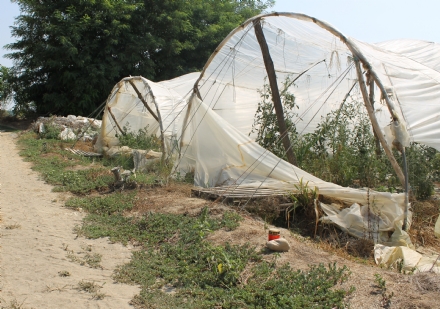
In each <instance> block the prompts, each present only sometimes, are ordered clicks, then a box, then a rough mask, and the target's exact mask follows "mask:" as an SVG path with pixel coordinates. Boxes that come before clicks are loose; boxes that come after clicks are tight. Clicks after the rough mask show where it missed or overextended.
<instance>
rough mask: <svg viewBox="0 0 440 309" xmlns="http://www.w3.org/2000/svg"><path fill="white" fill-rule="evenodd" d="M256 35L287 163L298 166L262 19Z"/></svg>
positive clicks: (255, 26)
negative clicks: (262, 26)
mask: <svg viewBox="0 0 440 309" xmlns="http://www.w3.org/2000/svg"><path fill="white" fill-rule="evenodd" d="M253 24H254V30H255V35H256V37H257V40H258V44H260V48H261V53H262V54H263V59H264V66H265V67H266V72H267V76H268V78H269V85H270V89H271V91H272V101H273V105H274V107H275V113H276V116H277V120H278V127H279V132H280V138H281V139H282V141H283V146H284V149H285V150H286V155H287V161H289V162H290V163H291V164H293V165H297V162H296V157H295V154H294V153H293V150H292V146H291V144H290V139H289V134H288V131H287V126H286V121H285V119H284V112H283V105H282V103H281V98H280V91H279V89H278V84H277V76H276V74H275V68H274V65H273V61H272V58H271V56H270V52H269V47H268V46H267V42H266V38H265V37H264V33H263V29H262V28H261V23H260V19H256V20H254V21H253Z"/></svg>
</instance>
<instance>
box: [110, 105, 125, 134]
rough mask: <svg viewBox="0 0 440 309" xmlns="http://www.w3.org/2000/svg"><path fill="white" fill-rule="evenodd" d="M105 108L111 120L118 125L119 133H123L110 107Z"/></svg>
mask: <svg viewBox="0 0 440 309" xmlns="http://www.w3.org/2000/svg"><path fill="white" fill-rule="evenodd" d="M107 110H108V112H109V114H110V116H111V117H112V119H113V121H114V122H115V124H116V126H117V127H118V129H119V131H120V132H121V134H122V135H125V132H124V131H123V130H122V128H121V127H120V126H119V123H118V122H117V121H116V117H115V115H114V114H113V112H112V109H111V107H110V106H107Z"/></svg>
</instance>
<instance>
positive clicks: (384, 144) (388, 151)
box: [355, 59, 405, 187]
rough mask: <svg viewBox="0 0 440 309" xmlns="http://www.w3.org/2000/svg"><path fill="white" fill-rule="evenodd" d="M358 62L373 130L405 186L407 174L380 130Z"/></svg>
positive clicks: (358, 74) (360, 79) (357, 63)
mask: <svg viewBox="0 0 440 309" xmlns="http://www.w3.org/2000/svg"><path fill="white" fill-rule="evenodd" d="M355 63H356V72H357V76H358V81H359V87H360V88H361V92H362V97H363V98H364V103H365V107H366V108H367V111H368V116H369V117H370V120H371V123H372V125H373V130H374V131H375V132H376V135H377V137H378V138H379V141H380V143H381V144H382V147H383V149H384V150H385V154H386V155H387V157H388V159H389V160H390V162H391V165H392V166H393V168H394V171H395V172H396V174H397V177H398V178H399V180H400V183H401V184H402V186H403V187H405V176H404V175H403V172H402V169H401V168H400V166H399V164H398V163H397V161H396V158H394V155H393V152H392V151H391V148H390V147H389V145H388V144H387V142H386V141H385V138H384V136H383V134H382V132H381V130H380V127H379V123H378V122H377V119H376V116H375V115H374V109H373V107H372V106H371V103H370V98H369V97H368V91H367V86H366V85H365V80H364V76H363V74H362V69H361V66H360V64H359V60H358V59H355Z"/></svg>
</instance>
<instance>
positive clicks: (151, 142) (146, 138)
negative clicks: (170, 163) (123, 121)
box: [117, 124, 161, 151]
mask: <svg viewBox="0 0 440 309" xmlns="http://www.w3.org/2000/svg"><path fill="white" fill-rule="evenodd" d="M122 130H123V133H122V134H119V135H117V137H118V139H119V144H120V145H121V146H128V147H130V148H132V149H144V150H155V151H160V150H161V141H160V139H159V138H158V137H157V136H156V135H152V134H151V133H150V132H149V131H148V127H145V128H144V129H139V130H138V131H137V132H132V131H131V129H130V125H129V124H127V125H126V126H124V127H123V128H122Z"/></svg>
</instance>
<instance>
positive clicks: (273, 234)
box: [269, 229, 280, 241]
mask: <svg viewBox="0 0 440 309" xmlns="http://www.w3.org/2000/svg"><path fill="white" fill-rule="evenodd" d="M278 238H280V230H279V229H270V230H269V241H271V240H274V239H278Z"/></svg>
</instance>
